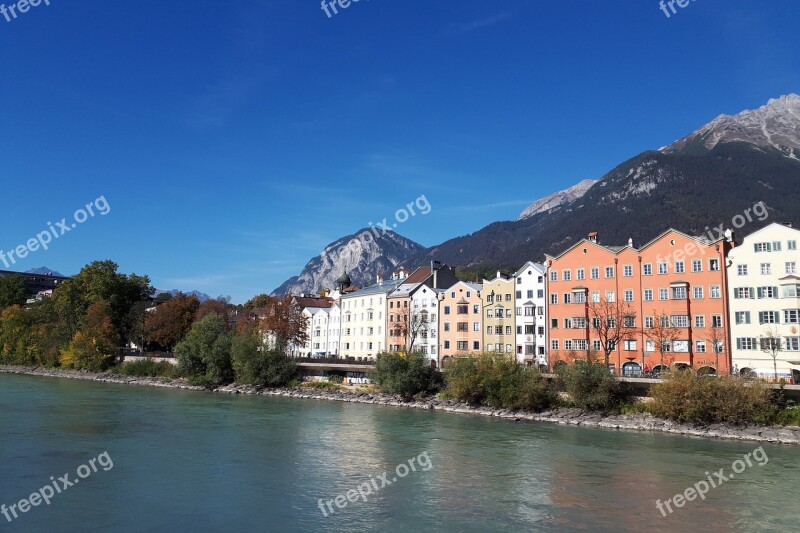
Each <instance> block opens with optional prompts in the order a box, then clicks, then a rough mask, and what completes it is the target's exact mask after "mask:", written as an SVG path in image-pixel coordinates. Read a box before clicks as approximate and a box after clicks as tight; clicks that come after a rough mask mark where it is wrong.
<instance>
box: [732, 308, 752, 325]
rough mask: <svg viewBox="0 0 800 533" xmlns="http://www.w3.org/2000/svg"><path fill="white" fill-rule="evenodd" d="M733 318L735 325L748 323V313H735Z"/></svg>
mask: <svg viewBox="0 0 800 533" xmlns="http://www.w3.org/2000/svg"><path fill="white" fill-rule="evenodd" d="M733 316H734V320H735V321H736V324H737V325H738V324H749V323H750V311H736V313H734V315H733Z"/></svg>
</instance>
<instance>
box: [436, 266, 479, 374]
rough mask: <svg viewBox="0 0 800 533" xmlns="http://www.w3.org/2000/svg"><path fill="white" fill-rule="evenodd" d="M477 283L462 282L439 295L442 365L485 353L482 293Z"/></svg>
mask: <svg viewBox="0 0 800 533" xmlns="http://www.w3.org/2000/svg"><path fill="white" fill-rule="evenodd" d="M482 289H483V286H481V285H480V284H478V283H467V282H464V281H459V282H458V283H456V284H455V285H453V286H452V287H450V288H449V289H446V290H444V291H442V292H441V293H440V294H439V300H440V305H439V326H440V327H439V331H440V333H439V346H440V349H439V354H440V357H441V360H442V363H446V362H447V361H448V359H450V358H452V357H456V356H460V355H469V354H476V353H481V352H482V351H483V328H482V323H483V322H482V320H481V316H482V314H483V313H482V311H481V309H482V307H483V303H482V301H481V290H482Z"/></svg>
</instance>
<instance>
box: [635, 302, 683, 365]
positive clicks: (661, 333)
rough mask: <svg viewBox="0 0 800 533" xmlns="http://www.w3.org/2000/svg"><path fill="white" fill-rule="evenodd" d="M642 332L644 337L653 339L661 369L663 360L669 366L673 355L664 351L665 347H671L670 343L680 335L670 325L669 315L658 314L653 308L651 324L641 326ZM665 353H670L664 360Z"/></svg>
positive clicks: (676, 329) (678, 330)
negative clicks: (646, 326)
mask: <svg viewBox="0 0 800 533" xmlns="http://www.w3.org/2000/svg"><path fill="white" fill-rule="evenodd" d="M642 333H644V336H645V337H647V338H648V339H650V340H651V341H653V344H654V345H655V349H656V351H657V352H658V355H659V360H660V365H661V368H662V370H663V368H664V363H665V362H666V363H667V367H669V366H671V365H672V361H673V360H674V356H672V355H671V352H666V351H665V347H670V349H671V348H672V343H673V342H674V341H676V340H678V338H679V337H680V335H681V331H680V329H678V328H676V327H674V326H673V325H672V322H671V321H670V316H669V315H668V314H666V313H664V314H658V313H657V312H656V311H655V309H654V310H653V325H652V326H651V327H649V328H643V329H642ZM666 353H670V355H669V356H666V358H667V360H666V361H665V354H666Z"/></svg>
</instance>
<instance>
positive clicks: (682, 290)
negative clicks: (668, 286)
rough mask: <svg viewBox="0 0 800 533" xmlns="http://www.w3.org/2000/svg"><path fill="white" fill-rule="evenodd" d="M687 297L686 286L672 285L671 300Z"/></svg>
mask: <svg viewBox="0 0 800 533" xmlns="http://www.w3.org/2000/svg"><path fill="white" fill-rule="evenodd" d="M686 298H687V291H686V287H672V299H673V300H685V299H686Z"/></svg>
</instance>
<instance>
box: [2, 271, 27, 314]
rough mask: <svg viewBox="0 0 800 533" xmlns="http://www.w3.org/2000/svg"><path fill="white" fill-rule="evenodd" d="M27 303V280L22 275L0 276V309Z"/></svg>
mask: <svg viewBox="0 0 800 533" xmlns="http://www.w3.org/2000/svg"><path fill="white" fill-rule="evenodd" d="M24 304H25V280H24V279H23V277H22V276H16V275H14V276H4V277H0V309H4V308H6V307H11V306H12V305H24Z"/></svg>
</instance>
